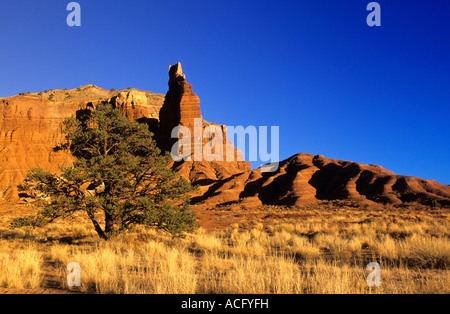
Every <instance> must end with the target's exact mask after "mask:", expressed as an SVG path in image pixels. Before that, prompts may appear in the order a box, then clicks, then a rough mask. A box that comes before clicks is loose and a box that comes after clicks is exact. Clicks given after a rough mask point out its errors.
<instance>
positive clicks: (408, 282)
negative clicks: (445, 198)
mask: <svg viewBox="0 0 450 314" xmlns="http://www.w3.org/2000/svg"><path fill="white" fill-rule="evenodd" d="M33 210H34V209H33V207H32V206H30V205H24V204H23V205H17V204H15V205H14V204H7V203H5V204H0V213H1V216H0V269H2V272H0V293H100V294H102V293H117V294H122V293H125V294H126V293H152V294H153V293H163V294H181V293H183V294H184V293H200V294H204V293H218V294H221V293H233V294H234V293H237V294H241V293H245V294H250V293H255V294H279V293H282V294H315V293H326V294H328V293H343V294H349V293H351V294H359V293H376V294H378V293H381V294H384V293H395V294H397V293H401V294H404V293H407V294H409V293H413V294H421V293H450V239H449V238H450V229H449V218H450V210H449V209H448V208H447V209H446V208H430V207H413V206H410V207H407V206H405V207H400V208H394V207H392V206H388V207H384V206H375V205H371V206H352V205H349V204H347V205H346V204H342V203H336V202H334V203H332V202H322V203H319V204H316V205H310V206H305V207H302V208H287V207H278V206H265V207H263V208H259V209H246V208H241V207H238V206H237V207H236V206H235V207H232V206H225V207H217V208H206V207H203V208H202V207H198V208H196V210H197V212H198V218H199V222H200V224H201V225H202V228H200V229H199V230H197V231H196V232H195V233H194V234H189V235H187V236H186V237H185V238H172V237H171V236H169V235H168V234H165V233H163V232H161V231H157V230H153V229H150V228H137V229H136V230H134V231H133V232H132V233H129V234H125V235H122V236H120V237H117V238H115V239H113V240H111V241H109V242H105V241H103V240H99V239H98V238H97V236H96V234H95V233H94V231H93V229H92V227H91V226H90V224H89V223H88V222H87V220H86V219H85V218H84V217H82V216H79V217H75V218H73V219H72V220H69V221H60V222H57V223H55V224H53V225H49V226H48V227H46V228H43V229H35V230H11V229H9V228H8V222H9V221H10V220H11V218H13V217H16V216H19V215H23V214H25V213H31V212H32V211H33ZM70 262H77V263H78V264H79V265H80V267H81V283H82V285H81V287H69V286H68V285H67V280H66V278H67V276H68V274H69V271H68V270H67V269H66V268H67V265H68V264H69V263H70ZM370 262H377V263H379V264H380V266H381V286H380V287H369V286H368V284H367V283H366V278H367V276H368V275H369V273H370V271H368V270H366V265H367V264H368V263H370Z"/></svg>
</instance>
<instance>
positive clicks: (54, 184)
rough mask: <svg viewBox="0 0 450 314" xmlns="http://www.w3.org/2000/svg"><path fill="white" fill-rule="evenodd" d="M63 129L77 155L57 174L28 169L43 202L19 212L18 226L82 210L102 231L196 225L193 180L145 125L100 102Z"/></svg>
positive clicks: (106, 234)
mask: <svg viewBox="0 0 450 314" xmlns="http://www.w3.org/2000/svg"><path fill="white" fill-rule="evenodd" d="M63 133H65V135H66V138H67V140H68V144H66V145H67V146H68V147H70V149H71V151H72V154H73V155H74V156H75V157H76V158H77V160H76V161H75V162H74V164H73V166H71V167H66V168H62V169H61V173H60V174H58V175H56V174H52V173H48V172H45V171H43V170H42V169H33V170H31V171H30V172H29V173H28V174H27V177H26V179H25V181H24V184H23V185H21V186H19V189H20V190H21V191H24V192H26V193H27V194H29V195H32V196H34V197H35V198H36V199H37V202H38V205H39V206H40V207H41V210H40V211H39V212H38V214H37V215H36V216H35V217H24V218H20V219H16V220H15V221H13V223H12V226H13V227H22V226H30V225H31V226H37V227H40V226H43V225H45V224H47V223H50V222H52V221H53V220H55V219H57V218H66V217H69V216H71V215H72V214H73V213H75V212H77V211H80V210H82V211H84V212H86V213H87V215H88V217H89V218H90V220H91V221H92V223H93V225H94V228H95V230H96V231H97V233H98V235H99V236H100V237H101V238H103V239H108V238H110V237H111V236H113V235H115V234H117V233H120V232H123V231H125V230H129V229H131V228H132V227H133V226H135V225H136V224H143V225H147V226H156V227H158V228H162V229H165V230H167V231H168V232H170V233H171V234H173V235H177V236H178V235H182V234H183V233H184V232H186V231H192V230H193V229H194V228H195V226H196V222H195V213H194V212H193V211H192V210H190V208H189V201H190V198H189V196H188V195H187V193H188V192H190V191H192V190H193V187H192V186H191V184H190V183H189V182H188V181H187V180H185V179H183V178H182V177H180V176H179V175H178V174H177V173H175V172H174V171H172V170H171V169H170V168H168V167H167V164H168V162H169V161H170V156H169V155H161V151H160V150H159V149H158V148H157V146H156V143H155V141H153V140H152V134H151V133H150V132H149V130H148V127H147V126H146V125H144V124H139V123H137V122H130V121H129V119H128V118H126V117H124V116H123V114H122V112H121V111H120V110H119V109H115V108H113V107H112V106H111V105H110V104H98V105H97V108H96V110H94V111H93V112H90V111H87V112H86V113H85V114H84V115H82V116H80V117H78V119H75V118H69V119H67V120H65V121H64V130H63ZM99 217H101V218H104V219H99ZM100 221H104V226H103V227H102V226H101V225H100Z"/></svg>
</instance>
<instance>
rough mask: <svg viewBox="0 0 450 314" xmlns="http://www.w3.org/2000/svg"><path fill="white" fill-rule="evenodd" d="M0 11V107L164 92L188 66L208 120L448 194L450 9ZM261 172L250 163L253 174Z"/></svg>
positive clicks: (225, 6)
mask: <svg viewBox="0 0 450 314" xmlns="http://www.w3.org/2000/svg"><path fill="white" fill-rule="evenodd" d="M69 2H70V1H63V0H14V1H12V0H3V1H2V2H1V3H0V12H2V18H1V19H0V71H1V79H0V83H1V84H0V96H1V97H6V96H11V95H15V94H18V93H19V92H28V91H30V92H37V91H41V90H46V89H58V88H67V89H71V88H76V87H79V86H81V85H86V84H95V85H97V86H100V87H103V88H106V89H110V88H116V89H121V88H127V87H133V88H139V89H144V90H149V91H152V92H158V93H166V91H167V80H168V75H167V70H168V66H169V65H170V64H174V63H176V62H178V61H180V62H182V64H183V69H184V72H185V73H186V75H187V79H188V81H189V82H190V83H192V84H193V87H194V91H195V92H196V93H197V95H198V96H199V97H200V99H201V108H202V114H203V117H204V118H205V119H206V120H208V121H211V122H216V123H220V124H227V125H243V126H248V125H255V126H272V125H278V126H280V158H281V159H285V158H288V157H290V156H291V155H294V154H296V153H298V152H305V153H311V154H321V155H324V156H327V157H330V158H337V159H343V160H352V161H357V162H361V163H369V164H378V165H381V166H383V167H385V168H386V169H389V170H392V171H394V172H396V173H398V174H404V175H411V176H418V177H423V178H426V179H434V180H437V181H439V182H441V183H444V184H450V143H449V138H450V123H449V121H450V108H449V106H450V75H449V74H450V60H449V56H450V1H446V0H428V1H425V0H421V1H417V0H415V1H399V0H395V1H394V0H390V1H378V3H379V4H380V6H381V23H382V26H381V27H369V26H367V24H366V17H367V15H368V14H369V12H368V11H366V6H367V4H368V3H369V2H370V1H369V0H346V1H336V0H335V1H332V0H323V1H303V0H291V1H282V0H281V1H280V0H277V1H266V0H260V1H246V0H239V1H235V0H227V1H212V0H209V1H196V0H192V1H177V0H172V1H152V0H128V1H122V0H121V1H119V0H109V1H104V0H89V1H88V0H80V1H78V3H79V4H80V5H81V23H82V25H81V27H72V28H71V27H68V26H67V24H66V17H67V14H68V13H69V12H67V11H66V6H67V4H68V3H69ZM256 165H257V163H254V166H256Z"/></svg>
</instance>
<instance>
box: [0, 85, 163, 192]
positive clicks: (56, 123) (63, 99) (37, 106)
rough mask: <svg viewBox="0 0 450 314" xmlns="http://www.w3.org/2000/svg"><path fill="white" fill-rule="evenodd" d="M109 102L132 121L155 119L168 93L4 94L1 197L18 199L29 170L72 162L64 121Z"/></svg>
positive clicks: (0, 136)
mask: <svg viewBox="0 0 450 314" xmlns="http://www.w3.org/2000/svg"><path fill="white" fill-rule="evenodd" d="M99 101H110V102H111V103H114V104H116V105H117V106H118V107H120V108H122V109H123V110H124V112H126V114H127V115H129V116H130V117H131V118H133V119H138V118H141V117H148V118H149V119H151V118H152V117H153V118H154V119H155V120H156V118H157V116H158V113H159V110H160V108H161V106H162V103H163V101H164V95H160V94H154V93H150V92H145V91H138V90H132V89H129V90H123V91H107V90H104V89H102V88H99V87H96V86H94V85H88V86H83V87H80V88H77V89H73V90H50V91H45V92H39V93H27V94H20V95H19V96H14V97H9V98H0V200H1V199H15V198H17V197H18V194H17V185H18V184H20V183H21V182H22V181H23V179H24V177H25V175H26V173H27V171H28V170H29V169H32V168H35V167H41V168H43V169H45V170H48V171H58V169H59V167H60V166H62V165H65V164H68V163H70V162H71V156H70V154H69V153H68V152H67V151H66V152H64V151H59V152H55V151H54V150H53V148H54V147H55V146H56V145H57V144H59V143H62V142H63V140H64V139H63V135H62V134H61V127H62V121H63V120H64V119H65V118H67V117H70V116H75V115H76V114H77V112H78V111H79V110H84V109H86V108H87V107H89V106H91V107H92V106H95V104H96V103H98V102H99Z"/></svg>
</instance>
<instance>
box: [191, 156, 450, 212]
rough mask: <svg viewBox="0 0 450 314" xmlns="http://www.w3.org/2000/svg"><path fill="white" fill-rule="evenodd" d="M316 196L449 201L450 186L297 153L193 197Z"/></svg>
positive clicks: (285, 200) (281, 199) (221, 200)
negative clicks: (277, 164) (275, 167)
mask: <svg viewBox="0 0 450 314" xmlns="http://www.w3.org/2000/svg"><path fill="white" fill-rule="evenodd" d="M319 200H350V201H355V202H359V203H370V202H377V203H387V204H402V203H421V204H427V205H430V204H432V203H433V202H434V201H437V202H439V203H440V204H441V205H450V187H449V186H447V185H443V184H440V183H438V182H436V181H432V180H424V179H420V178H415V177H408V176H401V175H396V174H394V173H393V172H391V171H389V170H386V169H384V168H383V167H381V166H376V165H365V164H360V163H356V162H351V161H342V160H336V159H330V158H326V157H323V156H320V155H310V154H303V153H300V154H297V155H295V156H292V157H291V158H289V159H287V160H285V161H282V162H281V163H280V167H279V169H278V171H276V172H273V173H261V171H259V170H258V169H257V170H253V171H247V172H244V173H241V174H239V175H234V176H231V177H229V178H225V179H223V180H217V181H216V182H211V183H210V186H209V189H208V190H207V192H206V193H205V194H204V195H201V196H198V197H197V198H194V202H197V203H205V204H214V205H216V204H230V203H242V204H246V205H247V206H257V205H261V204H274V205H301V204H307V203H313V202H317V201H319Z"/></svg>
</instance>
